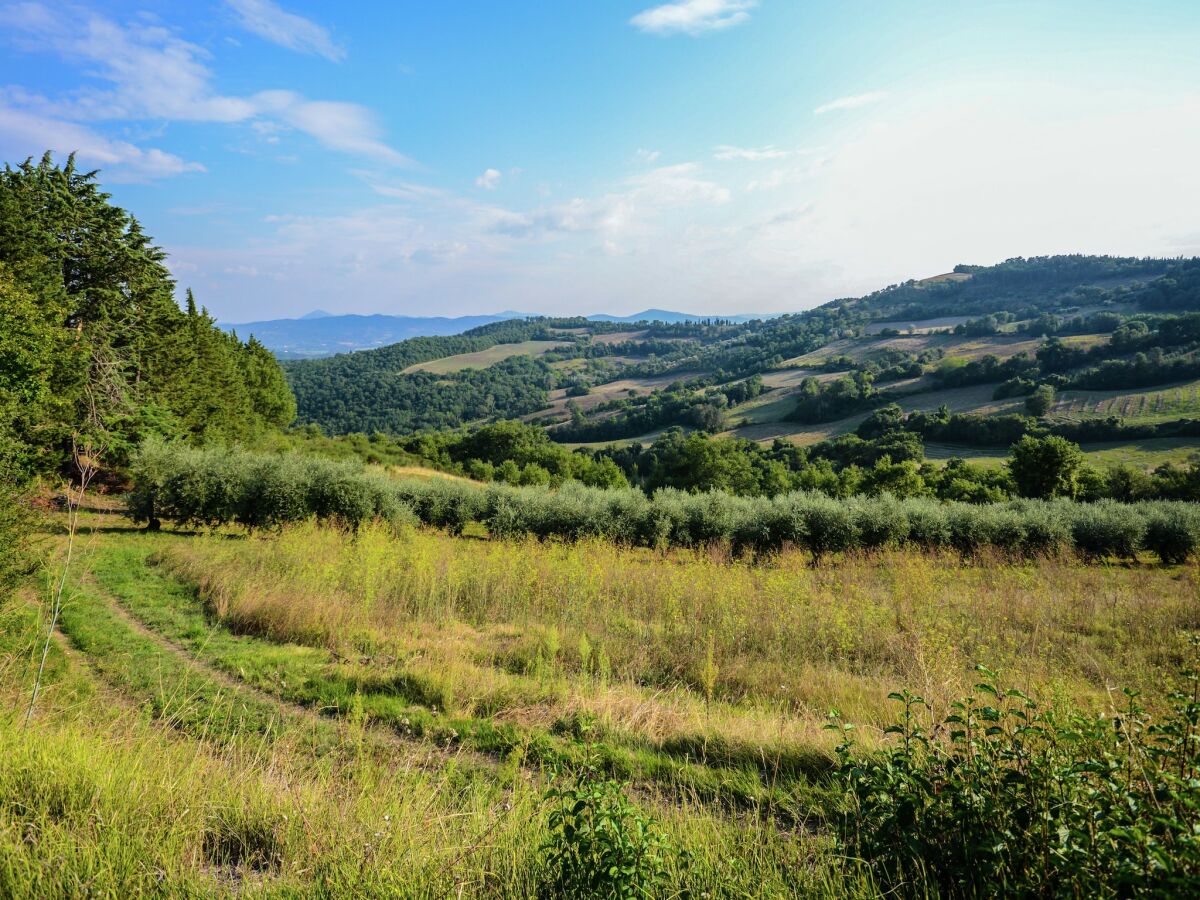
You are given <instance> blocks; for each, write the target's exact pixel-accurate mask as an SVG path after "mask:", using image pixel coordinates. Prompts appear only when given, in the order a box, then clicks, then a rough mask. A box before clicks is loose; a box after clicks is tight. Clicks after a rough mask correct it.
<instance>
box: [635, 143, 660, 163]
mask: <svg viewBox="0 0 1200 900" xmlns="http://www.w3.org/2000/svg"><path fill="white" fill-rule="evenodd" d="M660 156H662V152H661V151H659V150H646V149H644V148H642V147H638V149H637V152H636V153H635V154H634V158H635V159H636V160H637V161H638V162H642V163H652V162H657V160H658V158H659V157H660Z"/></svg>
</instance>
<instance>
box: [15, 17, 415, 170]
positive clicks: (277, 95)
mask: <svg viewBox="0 0 1200 900" xmlns="http://www.w3.org/2000/svg"><path fill="white" fill-rule="evenodd" d="M0 24H3V25H6V26H7V27H8V28H9V31H10V33H12V34H13V35H15V36H16V39H17V40H18V42H20V44H21V45H22V46H23V47H24V49H27V50H30V51H39V50H45V49H49V50H51V51H53V52H55V53H57V54H58V55H59V56H61V57H62V58H63V59H64V60H66V61H68V62H69V63H73V64H76V65H79V64H84V65H87V66H88V67H89V68H88V71H87V74H88V75H89V76H91V77H92V78H93V79H96V80H98V81H99V82H100V84H98V85H97V84H92V85H89V86H87V87H85V88H83V89H80V90H78V91H75V92H74V93H72V94H69V95H67V96H65V97H62V98H58V99H54V100H50V99H46V98H42V97H32V96H30V97H29V98H28V102H26V103H21V104H14V105H19V106H22V107H24V108H25V109H26V110H27V111H28V112H31V113H36V114H39V115H41V116H42V117H44V118H49V119H54V120H63V121H66V120H73V121H76V122H82V121H104V120H117V121H126V122H132V121H144V120H147V119H151V120H158V121H161V122H175V121H179V122H216V123H225V124H238V123H248V124H249V125H250V126H251V127H252V128H253V129H254V130H255V132H256V133H257V134H258V135H259V137H260V138H261V139H263V140H265V141H268V142H270V143H275V142H277V141H278V136H279V134H280V133H281V132H284V131H287V130H289V129H290V130H295V131H299V132H302V133H304V134H307V135H309V136H310V137H312V138H314V139H315V140H316V141H317V142H318V143H320V144H321V145H323V146H325V147H328V148H330V149H333V150H338V151H341V152H344V153H349V154H352V155H356V156H362V157H366V158H369V159H372V160H375V161H377V162H381V163H386V164H388V165H405V164H407V163H409V162H410V160H409V159H408V158H407V157H405V156H404V155H403V154H401V153H399V152H398V151H396V150H395V149H393V148H392V147H390V146H388V144H387V143H385V142H384V140H383V138H382V136H381V133H380V132H381V129H380V128H379V126H378V124H377V123H376V121H375V117H374V116H373V115H372V113H371V112H370V111H369V110H368V109H366V108H365V107H363V106H360V105H358V104H356V103H346V102H341V101H333V100H311V99H309V98H307V97H304V96H303V95H301V94H299V93H297V92H295V91H289V90H270V91H260V92H259V93H257V94H252V95H250V96H226V95H222V94H220V93H219V92H217V91H215V90H214V89H213V86H212V81H213V73H212V70H211V69H210V68H209V66H208V64H207V62H206V61H207V60H208V58H209V54H208V51H206V50H205V49H204V48H202V47H199V46H197V45H196V44H192V43H190V42H188V41H185V40H183V39H182V38H180V37H178V36H176V35H175V34H174V33H173V32H171V31H170V30H168V29H166V28H163V27H161V26H158V25H146V24H144V23H141V22H134V23H131V24H128V25H120V24H118V23H116V22H114V21H112V20H110V19H107V18H104V17H103V16H100V15H95V14H91V15H87V14H84V15H82V17H81V16H80V15H75V14H70V15H68V14H67V13H65V12H63V11H62V10H59V9H58V8H57V7H51V6H48V5H44V4H40V3H24V4H19V5H16V6H11V7H6V8H4V9H2V10H0ZM15 96H16V95H14V94H12V93H11V92H10V94H9V97H10V98H12V97H15Z"/></svg>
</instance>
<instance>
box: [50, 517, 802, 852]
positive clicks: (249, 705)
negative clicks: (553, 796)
mask: <svg viewBox="0 0 1200 900" xmlns="http://www.w3.org/2000/svg"><path fill="white" fill-rule="evenodd" d="M181 539H184V540H186V539H187V538H185V537H182V536H180V535H170V534H160V535H147V534H145V533H143V532H138V531H135V530H133V529H122V528H103V529H96V530H95V531H93V533H92V535H91V536H90V537H89V538H88V541H87V543H88V545H89V546H90V548H91V549H90V551H89V552H87V553H86V554H85V556H84V562H83V563H82V568H81V570H80V572H79V574H78V575H77V577H76V579H75V590H76V595H75V597H74V598H73V600H72V602H71V603H70V604H68V608H67V610H65V611H64V615H63V631H64V633H65V634H66V635H67V637H68V638H69V639H70V641H71V642H72V644H73V645H74V646H75V647H76V648H77V649H78V650H80V651H81V652H83V653H84V654H86V655H87V657H88V658H89V661H90V662H91V663H92V665H93V666H94V667H95V668H96V669H97V670H98V671H99V672H100V673H101V674H102V675H103V676H104V678H105V679H106V680H107V681H109V682H110V683H112V684H114V685H115V686H117V687H119V688H120V689H121V690H122V691H124V692H126V693H129V694H131V695H133V696H135V697H136V698H137V699H138V702H140V703H143V704H145V705H147V706H149V707H150V708H151V710H152V712H153V714H154V715H155V716H156V717H158V718H161V719H165V720H166V721H168V722H170V723H171V724H172V725H174V726H176V727H181V728H184V729H187V730H190V731H193V732H197V733H200V734H203V735H208V736H211V735H212V734H214V733H216V734H218V735H220V736H223V737H225V738H236V737H237V736H241V735H261V736H263V737H265V738H267V739H270V740H274V739H277V738H278V737H279V736H280V735H281V734H283V733H285V732H291V733H292V734H293V735H294V734H295V733H297V732H302V733H304V734H305V735H307V736H308V737H309V739H310V740H311V742H312V744H313V746H314V748H315V750H316V752H318V753H327V752H330V751H331V750H333V751H336V750H337V748H339V747H342V746H344V745H346V744H347V743H351V742H354V741H361V740H365V741H367V742H368V743H370V744H371V746H372V747H373V752H374V753H376V754H380V755H383V756H388V755H391V756H394V757H396V758H397V759H403V760H404V761H405V764H407V765H419V766H421V767H425V768H430V769H432V768H438V767H444V766H446V765H448V764H450V763H451V762H453V763H454V764H455V765H457V766H460V767H464V768H467V769H470V770H475V771H478V772H479V773H480V774H481V775H482V776H483V777H486V778H489V779H496V780H498V781H499V782H502V783H509V782H511V780H512V779H513V778H520V779H522V780H529V779H540V778H541V777H542V773H543V771H544V769H545V767H546V766H547V765H549V766H551V767H555V766H558V765H566V766H567V767H568V768H570V767H573V766H574V765H577V764H578V763H579V762H580V761H581V759H582V757H583V755H584V753H585V748H584V747H583V746H582V745H581V744H580V743H579V742H578V741H575V740H571V739H570V738H569V737H562V736H553V735H550V734H546V733H540V732H532V731H529V730H523V729H517V728H515V727H512V726H508V725H497V724H495V723H494V722H492V721H491V720H489V719H486V718H484V719H473V718H449V717H444V716H439V715H438V714H437V712H436V710H431V709H430V708H429V707H428V706H426V705H423V703H422V699H423V698H422V697H421V696H419V694H420V691H419V689H417V694H413V693H412V691H413V690H414V688H413V687H411V686H409V685H408V684H407V682H406V681H405V678H404V675H403V674H400V675H399V676H396V675H394V674H392V675H388V676H386V677H383V676H380V675H379V674H378V673H371V672H364V671H363V670H362V667H355V666H354V665H353V664H345V661H343V660H341V658H340V657H338V656H337V654H334V653H331V652H330V651H327V650H324V649H320V648H315V647H307V646H301V645H295V644H285V643H279V642H275V641H271V640H267V639H264V638H260V637H257V636H254V635H244V634H235V633H233V632H231V631H230V630H229V629H228V628H226V627H225V626H223V625H221V624H219V623H214V622H213V621H212V620H211V618H210V617H209V613H208V611H207V610H206V609H205V607H204V604H203V602H202V601H201V600H200V599H199V598H198V597H197V596H196V594H195V591H194V590H193V589H192V588H190V587H188V586H186V585H183V584H181V583H180V582H179V581H178V580H177V579H175V578H174V577H172V576H170V575H167V574H165V573H164V572H163V571H161V570H160V569H158V568H157V567H156V566H154V565H153V554H154V552H155V549H156V548H158V547H160V546H161V542H163V541H169V540H181ZM600 751H601V761H602V763H603V764H604V765H606V766H608V767H609V768H610V770H611V771H612V772H613V774H614V775H616V776H618V777H620V778H622V779H624V780H627V781H629V782H631V783H632V785H633V788H634V790H635V792H636V794H637V796H638V797H639V799H641V800H642V801H643V802H646V803H648V804H651V805H660V804H666V805H669V806H679V805H692V804H695V803H696V802H701V803H704V804H705V805H706V806H715V807H717V808H722V809H726V810H728V811H729V812H731V813H736V814H737V815H739V816H740V815H744V814H746V813H747V812H756V813H757V814H762V815H765V816H767V817H768V818H771V819H778V820H779V821H780V824H782V825H783V826H784V827H787V828H795V827H797V826H798V825H800V824H801V823H802V822H804V821H807V820H809V816H808V814H807V812H806V811H805V807H807V806H808V804H807V803H801V804H799V805H797V803H796V801H797V800H798V798H797V797H796V795H795V794H793V793H790V791H789V789H788V788H786V787H784V786H779V787H777V786H776V785H774V784H771V785H764V783H763V780H762V778H761V775H760V773H759V772H758V771H756V770H753V769H750V768H747V767H736V766H734V767H727V766H725V767H723V766H721V765H712V764H711V762H710V764H707V765H706V764H704V763H701V762H698V761H696V760H694V759H682V760H681V759H674V758H672V757H671V756H670V755H669V754H666V753H663V752H655V751H652V750H647V749H645V748H640V747H635V748H629V747H620V746H610V745H605V746H602V747H601V748H600Z"/></svg>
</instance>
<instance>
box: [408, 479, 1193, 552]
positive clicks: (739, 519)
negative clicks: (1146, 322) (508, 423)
mask: <svg viewBox="0 0 1200 900" xmlns="http://www.w3.org/2000/svg"><path fill="white" fill-rule="evenodd" d="M398 489H399V491H400V495H401V497H402V499H403V500H404V501H405V502H406V503H407V504H408V505H410V506H411V507H412V508H413V510H414V511H415V512H416V514H417V516H418V518H420V519H421V521H422V522H424V523H425V524H428V525H432V526H436V527H443V528H447V529H448V530H450V531H451V532H454V533H457V532H460V531H461V530H462V529H463V528H464V527H465V526H466V524H467V523H469V522H471V521H478V522H481V523H483V524H484V525H485V526H486V527H487V529H488V531H489V533H491V534H492V535H493V536H494V537H521V536H525V535H533V536H535V537H538V538H541V539H561V540H579V539H582V538H588V537H597V538H605V539H608V540H613V541H618V542H620V543H625V544H631V545H638V546H646V547H666V546H676V547H699V546H705V545H708V544H714V543H718V544H728V545H729V546H730V547H732V549H733V550H734V551H735V552H736V553H738V554H742V555H745V554H752V553H758V554H761V553H771V552H775V551H778V550H780V549H782V548H783V547H785V546H788V545H791V546H794V547H798V548H802V549H806V550H808V551H809V552H811V553H812V555H813V557H814V559H820V558H822V557H824V556H827V555H828V554H831V553H837V552H842V551H847V550H856V549H878V548H884V547H896V546H903V545H910V546H915V547H919V548H923V549H938V548H946V549H953V550H956V551H958V552H960V553H962V554H964V555H971V554H975V553H978V552H980V551H982V550H985V549H989V548H990V549H993V550H998V551H1000V552H1002V553H1006V554H1009V555H1012V556H1027V557H1028V556H1041V555H1052V554H1055V553H1058V552H1060V551H1063V550H1066V549H1074V550H1075V551H1076V552H1078V553H1079V554H1080V555H1081V556H1084V557H1086V558H1089V559H1099V558H1103V557H1118V558H1130V557H1134V556H1136V555H1137V554H1138V553H1139V552H1140V551H1142V550H1151V551H1153V552H1154V553H1156V554H1157V555H1158V556H1159V557H1160V558H1161V559H1163V560H1164V561H1166V562H1172V563H1178V562H1183V561H1184V560H1186V559H1187V558H1188V557H1189V556H1191V555H1193V554H1194V553H1195V552H1196V551H1197V550H1198V549H1200V507H1197V506H1196V505H1195V504H1189V503H1175V502H1153V503H1136V504H1121V503H1115V502H1112V501H1102V502H1099V503H1076V502H1073V501H1069V500H1052V501H1041V500H1018V501H1012V502H1008V503H994V504H985V505H977V504H970V503H953V502H940V501H937V500H933V499H928V498H913V499H906V500H897V499H894V498H892V497H890V496H886V495H885V496H882V497H851V498H849V499H846V500H838V499H834V498H831V497H828V496H826V495H824V494H819V493H792V494H785V495H781V496H777V497H773V498H767V497H737V496H733V495H731V494H726V493H721V492H712V493H704V494H689V493H685V492H682V491H677V490H672V489H663V490H660V491H658V492H656V493H655V494H654V496H653V497H647V496H646V495H645V494H644V493H642V492H641V491H638V490H632V489H631V490H604V489H599V488H588V487H584V486H582V485H578V484H572V483H568V484H567V485H565V486H564V487H562V488H560V489H559V490H549V489H546V488H528V487H527V488H517V487H509V486H504V485H490V486H488V487H487V488H479V487H475V486H472V485H470V484H465V483H456V482H448V481H415V480H414V481H408V482H403V483H401V484H400V485H399V488H398Z"/></svg>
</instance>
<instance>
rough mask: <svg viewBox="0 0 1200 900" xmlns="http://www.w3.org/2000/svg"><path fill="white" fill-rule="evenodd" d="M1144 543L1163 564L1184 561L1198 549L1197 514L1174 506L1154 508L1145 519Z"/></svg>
mask: <svg viewBox="0 0 1200 900" xmlns="http://www.w3.org/2000/svg"><path fill="white" fill-rule="evenodd" d="M1144 544H1145V547H1146V549H1148V550H1153V551H1154V552H1155V553H1157V554H1158V557H1159V559H1161V560H1162V561H1163V562H1164V563H1169V564H1178V563H1184V562H1187V560H1188V558H1189V557H1191V556H1193V555H1194V554H1195V553H1196V550H1197V548H1200V513H1198V512H1197V510H1196V509H1195V508H1194V507H1191V506H1181V505H1179V504H1174V503H1172V504H1165V503H1164V504H1162V505H1160V506H1155V507H1154V508H1153V509H1152V510H1151V511H1150V513H1149V514H1148V515H1147V517H1146V535H1145V539H1144Z"/></svg>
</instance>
